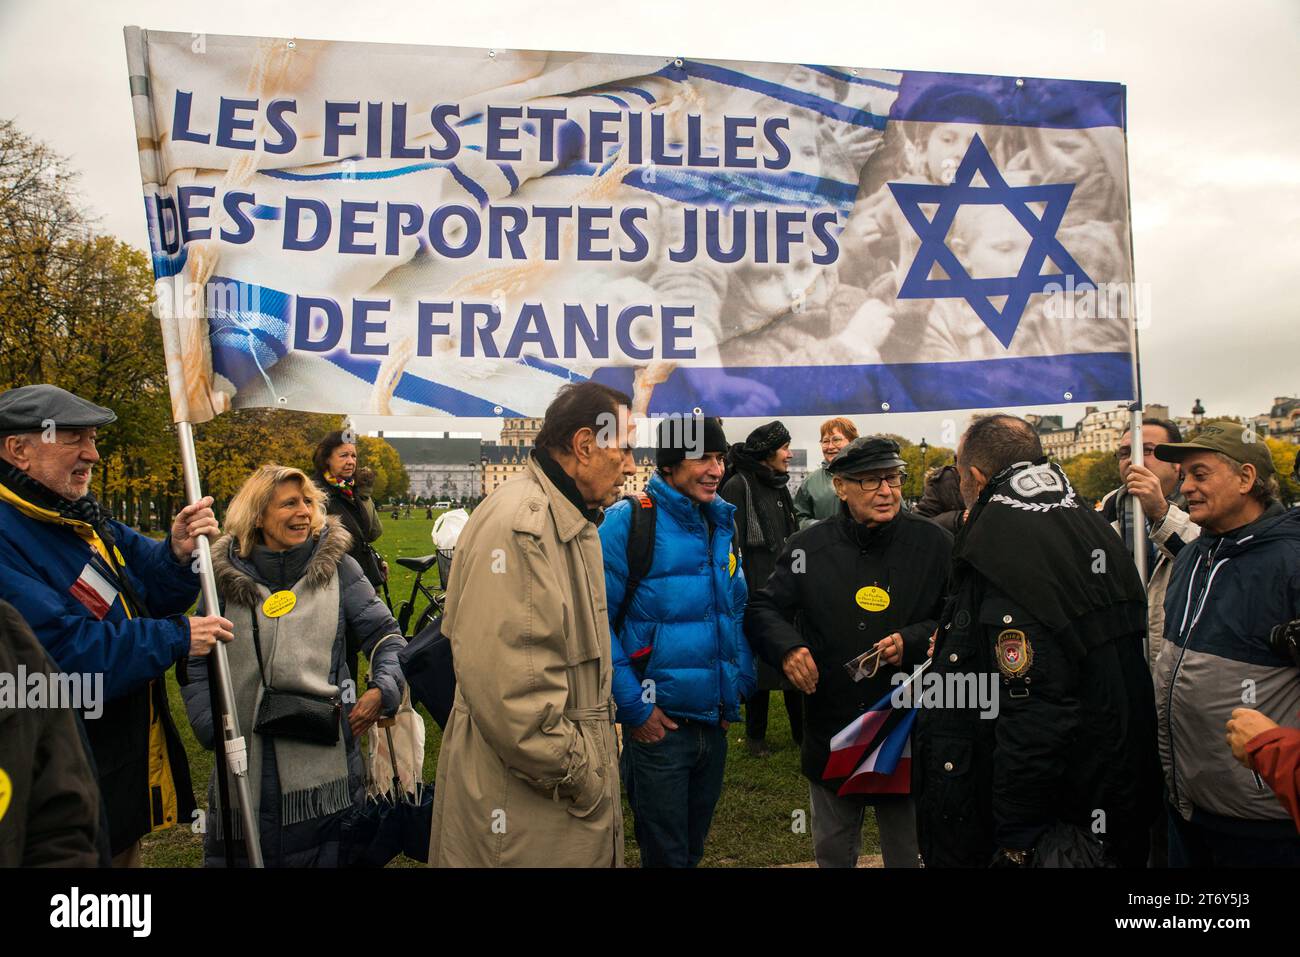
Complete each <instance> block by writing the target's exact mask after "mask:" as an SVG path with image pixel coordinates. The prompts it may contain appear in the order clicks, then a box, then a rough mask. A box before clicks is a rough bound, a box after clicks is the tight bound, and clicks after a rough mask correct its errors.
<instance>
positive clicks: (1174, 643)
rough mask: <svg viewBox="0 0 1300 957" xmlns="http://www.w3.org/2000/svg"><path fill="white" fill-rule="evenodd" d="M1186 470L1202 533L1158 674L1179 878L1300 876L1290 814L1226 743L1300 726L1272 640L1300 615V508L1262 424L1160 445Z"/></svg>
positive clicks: (1191, 506) (1174, 588)
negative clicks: (1210, 872)
mask: <svg viewBox="0 0 1300 957" xmlns="http://www.w3.org/2000/svg"><path fill="white" fill-rule="evenodd" d="M1155 454H1156V458H1158V459H1160V460H1162V461H1165V462H1178V463H1179V464H1181V465H1182V467H1183V475H1184V478H1183V485H1182V492H1183V495H1184V496H1185V497H1186V499H1187V514H1188V516H1189V517H1190V518H1191V520H1192V521H1193V522H1195V523H1196V524H1197V525H1199V526H1200V527H1201V535H1200V538H1198V539H1196V541H1194V542H1190V543H1188V544H1187V545H1186V546H1184V547H1183V548H1182V549H1181V550H1180V551H1179V552H1178V557H1177V559H1176V560H1175V561H1174V568H1173V574H1172V575H1171V576H1170V580H1169V588H1168V591H1167V592H1166V593H1165V642H1164V644H1163V645H1162V646H1161V649H1160V655H1159V657H1158V658H1157V659H1156V665H1155V673H1154V677H1155V685H1156V713H1157V718H1158V731H1159V745H1160V761H1161V764H1162V765H1163V766H1164V772H1165V784H1166V787H1167V789H1168V797H1169V803H1170V805H1171V807H1170V810H1169V865H1170V866H1171V867H1266V866H1283V867H1295V866H1297V865H1300V837H1298V836H1297V835H1296V831H1295V828H1294V827H1293V826H1292V824H1291V821H1290V819H1289V817H1288V814H1287V811H1286V808H1285V807H1284V806H1283V805H1282V804H1281V803H1280V802H1279V801H1278V800H1277V798H1276V797H1275V796H1274V795H1273V793H1272V792H1271V791H1269V790H1267V789H1266V788H1264V787H1263V785H1262V784H1261V783H1260V780H1259V778H1258V777H1257V776H1256V775H1254V774H1253V773H1252V772H1251V771H1250V770H1249V769H1247V768H1246V767H1244V766H1242V765H1241V764H1238V763H1237V762H1236V761H1235V760H1234V759H1233V756H1232V752H1231V750H1230V749H1229V748H1227V747H1225V746H1224V743H1223V739H1222V734H1223V726H1224V723H1225V722H1226V721H1227V720H1228V718H1229V717H1230V716H1231V715H1233V713H1234V711H1235V710H1236V709H1240V708H1246V709H1249V711H1243V712H1242V714H1241V715H1238V719H1239V720H1246V721H1249V722H1253V724H1252V727H1254V726H1255V725H1257V726H1258V727H1257V730H1264V729H1265V728H1268V727H1273V726H1275V725H1281V726H1283V727H1288V728H1295V727H1300V719H1297V716H1296V711H1297V709H1300V672H1297V670H1296V668H1295V665H1294V662H1292V661H1291V660H1289V658H1288V657H1286V656H1285V655H1284V654H1283V653H1282V651H1281V650H1280V649H1278V648H1275V647H1273V646H1272V645H1271V644H1270V642H1269V634H1270V632H1271V631H1272V629H1273V628H1274V626H1276V625H1280V624H1284V623H1285V622H1288V621H1293V620H1294V619H1296V618H1300V510H1297V509H1291V510H1289V511H1288V510H1286V509H1284V508H1283V507H1282V505H1281V503H1280V502H1278V487H1277V480H1276V477H1275V475H1274V468H1273V459H1272V456H1271V455H1270V453H1269V449H1268V445H1267V444H1266V443H1265V442H1264V440H1263V438H1262V437H1261V436H1259V435H1258V434H1256V432H1255V430H1254V428H1253V426H1251V425H1249V424H1246V425H1243V424H1242V423H1240V422H1232V421H1229V420H1218V421H1211V422H1207V423H1205V425H1204V426H1202V427H1201V430H1200V432H1198V433H1197V434H1196V435H1195V436H1194V437H1193V438H1191V439H1190V440H1188V441H1186V442H1171V443H1166V444H1164V445H1157V446H1156V449H1155Z"/></svg>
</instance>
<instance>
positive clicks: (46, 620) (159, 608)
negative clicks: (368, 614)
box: [0, 385, 234, 867]
mask: <svg viewBox="0 0 1300 957" xmlns="http://www.w3.org/2000/svg"><path fill="white" fill-rule="evenodd" d="M116 420H117V415H116V414H114V413H113V411H112V410H110V409H105V408H101V407H100V406H97V405H95V404H93V403H91V402H87V401H86V400H85V399H82V398H80V397H78V396H75V395H73V394H72V393H70V392H66V391H64V390H63V389H60V388H57V387H55V386H52V385H29V386H23V387H22V388H18V389H11V390H9V391H8V392H5V393H4V394H2V395H0V598H2V599H4V600H5V601H8V602H9V603H11V604H12V605H13V606H14V607H15V608H17V609H18V611H19V613H20V614H21V615H22V616H23V618H25V619H26V620H27V623H28V624H29V625H30V626H31V629H32V631H33V632H35V634H36V637H37V639H38V640H39V641H40V643H41V644H42V645H43V646H44V647H45V650H46V651H47V652H48V653H49V655H50V657H51V658H52V659H53V660H54V662H55V663H56V664H57V665H58V667H59V668H60V669H61V670H62V671H63V672H65V673H68V674H73V675H91V676H102V681H103V685H102V687H103V696H104V699H105V700H104V702H103V706H102V707H103V710H102V714H99V715H95V714H93V713H91V712H90V711H87V713H86V717H87V719H88V720H87V721H86V732H87V735H88V736H89V739H90V746H91V752H92V754H93V756H94V759H95V765H96V773H97V778H98V781H99V789H100V791H101V792H102V794H103V796H104V802H105V805H106V808H107V812H108V825H109V845H110V847H111V850H112V854H113V863H114V866H119V867H121V866H128V867H129V866H136V865H138V863H139V852H140V838H141V837H142V836H143V835H145V834H148V833H150V832H151V831H157V830H161V829H163V828H167V827H171V826H173V825H176V824H178V823H179V824H186V825H188V824H189V823H190V820H191V816H192V812H193V810H194V806H195V805H194V792H193V790H192V788H191V786H190V772H189V765H188V763H187V761H186V757H185V749H184V747H183V746H182V745H181V740H180V737H179V736H178V735H177V733H176V727H175V725H174V724H173V722H172V717H171V712H170V711H169V709H168V706H167V689H166V684H165V682H164V680H163V676H164V674H165V673H166V671H167V669H168V668H169V667H170V666H171V665H172V664H173V663H174V662H177V661H180V660H181V659H183V658H185V657H187V656H189V655H206V654H208V653H209V652H211V651H212V649H213V648H214V647H216V643H217V642H218V641H230V640H231V639H232V638H233V637H234V634H233V633H232V631H231V628H232V627H233V626H232V625H231V623H230V622H229V621H227V620H226V619H225V618H222V617H221V616H219V615H206V616H197V617H193V618H187V617H186V616H185V612H186V610H187V609H188V608H189V607H190V606H191V605H193V604H194V601H195V599H196V598H198V593H199V576H198V574H197V573H196V572H195V571H194V569H193V567H192V562H193V557H194V555H193V553H194V552H195V549H196V548H197V547H198V538H199V536H200V535H209V536H212V537H213V538H215V537H216V535H217V531H218V529H217V520H216V517H215V516H214V515H213V514H212V508H211V506H212V499H211V498H204V499H201V500H200V501H198V502H195V503H194V504H193V505H190V506H187V507H186V508H184V509H182V510H181V512H180V514H178V515H177V516H176V519H175V521H174V522H173V523H172V527H171V533H170V534H169V535H168V536H167V538H166V539H164V540H163V541H160V542H158V541H153V540H152V539H150V538H147V537H146V536H144V535H141V534H140V533H139V532H137V531H135V530H134V529H131V528H128V527H127V526H125V525H122V524H121V523H119V522H115V521H112V520H111V519H110V518H109V516H108V515H107V514H106V513H105V512H104V511H103V510H102V509H101V508H100V506H99V503H98V502H97V501H95V497H94V496H93V495H91V493H90V484H91V472H92V469H93V468H94V466H95V464H96V463H97V462H98V461H99V452H98V451H97V450H96V447H95V441H96V438H97V433H98V430H99V428H100V427H101V426H105V425H109V424H110V423H112V422H115V421H116ZM89 719H93V720H89Z"/></svg>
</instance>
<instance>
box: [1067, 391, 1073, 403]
mask: <svg viewBox="0 0 1300 957" xmlns="http://www.w3.org/2000/svg"><path fill="white" fill-rule="evenodd" d="M1073 398H1074V393H1073V392H1067V393H1065V401H1066V402H1069V401H1070V400H1071V399H1073Z"/></svg>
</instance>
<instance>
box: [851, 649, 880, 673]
mask: <svg viewBox="0 0 1300 957" xmlns="http://www.w3.org/2000/svg"><path fill="white" fill-rule="evenodd" d="M844 667H845V669H847V671H848V673H849V677H850V678H852V679H853V680H854V681H861V680H862V679H863V678H874V677H875V676H876V672H877V671H879V670H880V649H879V648H875V649H873V650H871V651H864V652H863V653H862V654H860V655H858V656H857V657H856V658H854V659H853V660H852V661H846V662H844Z"/></svg>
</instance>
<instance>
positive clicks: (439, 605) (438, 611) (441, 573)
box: [396, 549, 452, 638]
mask: <svg viewBox="0 0 1300 957" xmlns="http://www.w3.org/2000/svg"><path fill="white" fill-rule="evenodd" d="M451 558H452V551H451V550H447V549H437V550H436V551H434V552H433V553H432V554H430V555H421V556H420V557H418V558H406V557H399V558H398V559H397V564H399V565H401V566H402V567H403V568H409V569H410V570H411V571H413V572H415V581H413V582H412V583H411V595H410V597H409V598H407V599H406V600H405V601H403V602H401V603H400V604H399V605H398V606H397V616H396V617H397V627H398V628H400V629H401V632H402V635H403V636H405V637H406V638H414V637H415V636H416V635H418V634H419V633H420V632H422V631H423V630H424V629H425V628H427V627H428V626H429V624H430V623H431V622H432V621H433V619H435V618H437V617H439V616H441V615H442V610H443V607H444V606H445V605H446V604H447V579H448V578H449V577H450V576H451ZM435 564H436V565H437V566H438V582H439V584H440V585H441V586H442V588H441V590H440V591H436V592H435V591H434V590H432V589H430V588H429V586H428V585H426V584H425V583H424V575H425V573H426V572H428V571H429V570H430V569H432V568H433V567H434V565H435ZM419 595H423V596H424V598H425V601H426V602H427V604H426V605H425V607H424V610H423V611H422V612H420V614H419V616H418V617H416V619H415V627H413V628H410V629H409V630H408V628H407V626H408V625H410V623H411V617H412V615H414V613H415V608H416V601H417V596H419Z"/></svg>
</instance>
